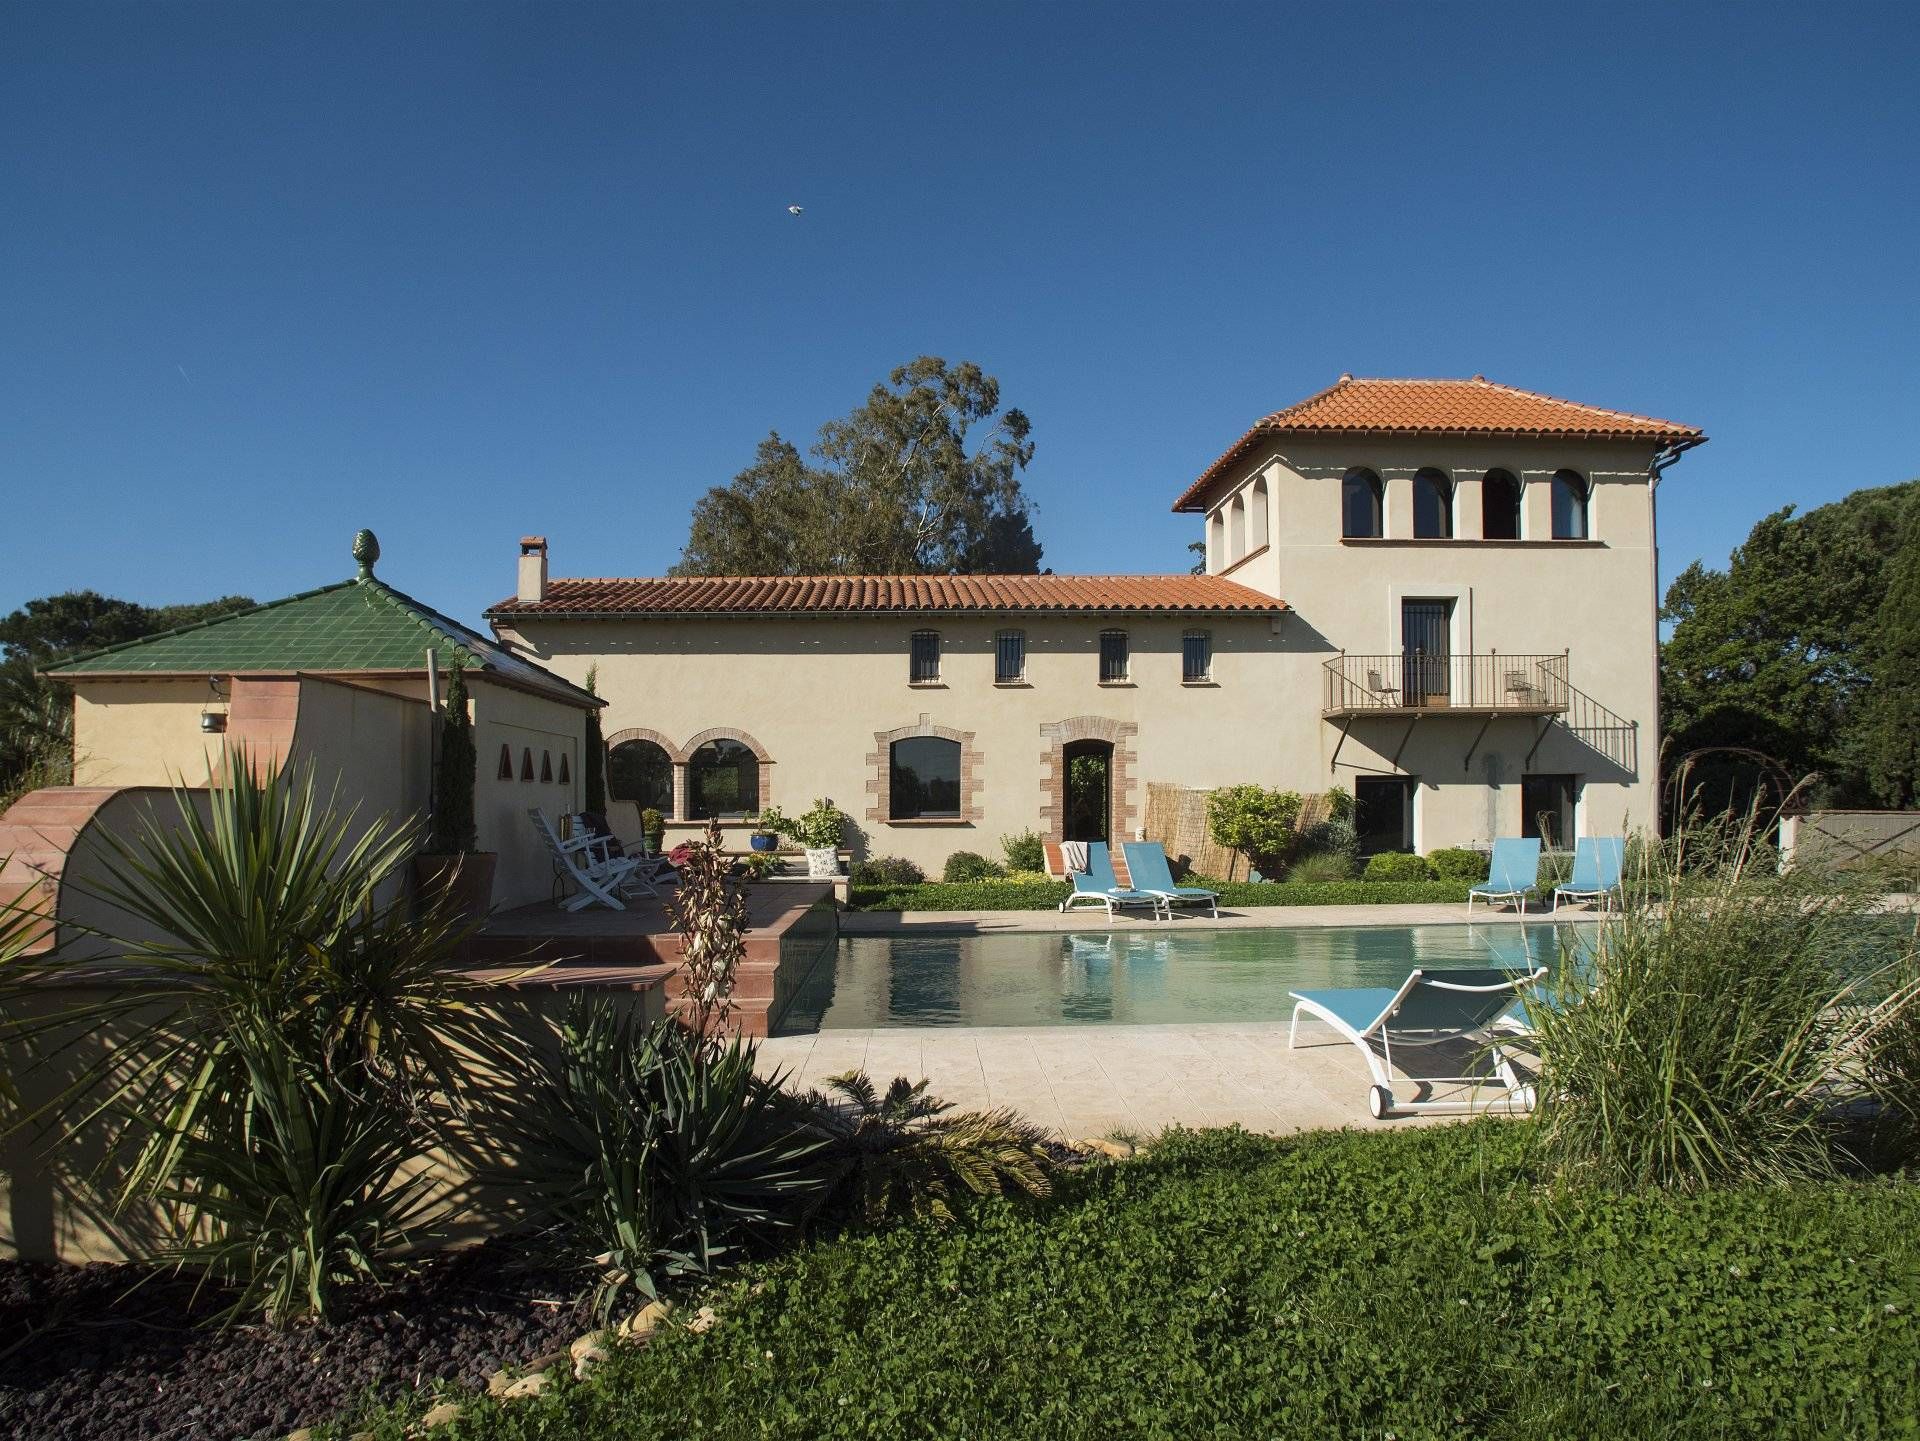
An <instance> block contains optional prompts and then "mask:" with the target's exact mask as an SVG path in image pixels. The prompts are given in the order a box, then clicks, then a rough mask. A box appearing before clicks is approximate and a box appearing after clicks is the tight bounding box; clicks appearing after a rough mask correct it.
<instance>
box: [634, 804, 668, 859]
mask: <svg viewBox="0 0 1920 1441" xmlns="http://www.w3.org/2000/svg"><path fill="white" fill-rule="evenodd" d="M640 834H641V835H643V836H645V837H646V838H647V854H648V855H650V856H657V855H659V854H660V847H661V846H662V845H663V844H665V842H666V839H667V818H666V817H665V816H663V815H661V814H660V812H659V811H657V810H655V809H654V808H653V807H652V806H648V807H647V808H646V809H645V810H643V811H642V812H640Z"/></svg>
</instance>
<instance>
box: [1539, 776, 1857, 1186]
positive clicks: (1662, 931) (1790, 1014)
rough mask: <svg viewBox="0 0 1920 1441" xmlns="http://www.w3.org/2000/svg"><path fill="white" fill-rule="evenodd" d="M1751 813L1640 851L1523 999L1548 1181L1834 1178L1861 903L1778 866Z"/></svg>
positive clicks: (1831, 880)
mask: <svg viewBox="0 0 1920 1441" xmlns="http://www.w3.org/2000/svg"><path fill="white" fill-rule="evenodd" d="M1767 829H1768V827H1767V825H1766V818H1765V817H1762V816H1761V815H1759V814H1758V813H1757V812H1750V813H1748V814H1747V815H1745V816H1740V817H1731V818H1719V819H1708V818H1701V817H1694V818H1691V819H1689V821H1688V822H1687V823H1686V824H1685V825H1684V826H1683V827H1681V828H1680V829H1679V830H1678V832H1677V833H1676V835H1675V837H1674V838H1673V839H1672V840H1671V841H1670V842H1669V843H1668V844H1667V845H1666V846H1664V847H1657V848H1656V847H1650V846H1649V847H1641V848H1639V849H1638V855H1637V859H1638V870H1637V871H1636V872H1634V873H1632V874H1630V875H1629V877H1628V884H1627V895H1626V898H1625V903H1624V906H1623V910H1622V912H1621V914H1619V915H1618V916H1615V917H1612V918H1609V919H1607V920H1605V921H1604V922H1603V923H1602V924H1601V926H1600V928H1599V931H1598V934H1597V936H1596V937H1595V938H1594V940H1593V942H1592V944H1591V947H1590V949H1589V950H1584V951H1582V952H1581V953H1579V954H1574V953H1571V952H1569V953H1568V954H1565V955H1563V957H1562V963H1561V965H1560V966H1559V967H1558V970H1557V973H1556V975H1555V977H1554V978H1553V981H1552V983H1551V986H1550V992H1551V994H1550V995H1549V996H1548V997H1547V1001H1548V1004H1546V1005H1544V1006H1540V1007H1537V1008H1536V1014H1535V1017H1534V1019H1535V1021H1536V1024H1537V1031H1536V1043H1537V1049H1538V1052H1539V1055H1540V1057H1541V1061H1542V1084H1541V1097H1542V1100H1541V1118H1540V1119H1541V1126H1540V1131H1539V1140H1540V1144H1541V1147H1542V1150H1543V1152H1544V1154H1545V1155H1546V1156H1547V1157H1548V1159H1549V1160H1550V1161H1551V1162H1552V1163H1553V1164H1554V1165H1555V1166H1556V1167H1557V1168H1558V1169H1559V1170H1560V1172H1561V1173H1562V1174H1564V1175H1568V1176H1577V1177H1582V1178H1588V1179H1593V1180H1598V1181H1601V1182H1603V1183H1608V1184H1615V1185H1622V1186H1640V1185H1654V1186H1665V1187H1675V1188H1681V1189H1698V1188H1704V1187H1707V1186H1712V1185H1716V1184H1721V1183H1726V1182H1738V1181H1766V1180H1787V1179H1794V1178H1800V1177H1808V1176H1822V1175H1828V1174H1831V1173H1832V1172H1833V1170H1834V1169H1835V1167H1836V1164H1837V1163H1838V1162H1839V1160H1841V1159H1842V1158H1841V1157H1840V1156H1839V1154H1838V1153H1837V1151H1836V1144H1835V1143H1836V1138H1837V1135H1838V1132H1837V1128H1836V1127H1835V1126H1834V1124H1833V1117H1834V1113H1835V1109H1836V1107H1837V1106H1838V1105H1840V1104H1841V1103H1843V1102H1844V1101H1846V1100H1847V1099H1848V1098H1849V1096H1850V1095H1851V1094H1853V1090H1852V1086H1851V1082H1850V1080H1849V1076H1850V1073H1851V1072H1852V1071H1854V1070H1855V1069H1857V1067H1856V1066H1855V1065H1854V1064H1853V1052H1854V1051H1855V1049H1856V1047H1855V1044H1854V1038H1855V1034H1856V1031H1857V1019H1856V1018H1857V1014H1858V1007H1859V1000H1860V991H1859V988H1860V987H1861V985H1862V983H1863V980H1864V978H1865V977H1867V976H1868V975H1869V974H1870V973H1872V972H1874V971H1875V970H1877V969H1879V968H1880V967H1881V966H1882V965H1883V964H1884V962H1885V959H1886V955H1885V951H1884V947H1883V945H1882V943H1881V942H1882V939H1883V937H1882V936H1881V934H1880V933H1878V932H1877V931H1876V927H1875V923H1874V922H1873V920H1872V918H1871V914H1870V913H1871V911H1872V909H1873V905H1874V898H1873V897H1872V895H1871V894H1870V893H1868V892H1865V891H1863V890H1861V889H1860V888H1859V887H1858V885H1857V884H1855V883H1853V882H1852V881H1850V880H1849V879H1848V878H1846V877H1844V876H1837V875H1833V874H1829V873H1824V872H1817V871H1813V870H1810V869H1807V868H1795V869H1789V870H1786V871H1784V872H1783V871H1782V870H1781V868H1780V866H1779V862H1778V857H1777V856H1776V854H1775V853H1774V852H1773V851H1772V850H1771V848H1770V847H1769V846H1768V845H1767V844H1766V843H1765V836H1766V833H1767Z"/></svg>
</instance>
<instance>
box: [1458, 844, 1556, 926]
mask: <svg viewBox="0 0 1920 1441" xmlns="http://www.w3.org/2000/svg"><path fill="white" fill-rule="evenodd" d="M1539 882H1540V838H1539V837H1538V836H1529V837H1527V838H1526V839H1524V840H1523V839H1521V838H1520V837H1519V836H1506V837H1503V838H1502V839H1500V840H1496V841H1495V842H1494V843H1493V859H1492V860H1491V861H1490V862H1489V863H1488V865H1487V878H1486V879H1485V880H1484V881H1479V882H1477V883H1475V884H1474V885H1472V886H1470V887H1468V889H1467V914H1468V915H1472V914H1473V898H1474V897H1475V896H1478V897H1479V898H1480V899H1481V900H1483V901H1487V902H1489V903H1491V902H1493V901H1500V902H1503V903H1504V902H1508V901H1511V902H1512V903H1513V904H1515V905H1517V906H1519V907H1520V908H1521V909H1522V910H1525V909H1526V907H1527V897H1528V896H1530V895H1532V894H1533V893H1534V888H1535V887H1536V886H1537V885H1538V884H1539Z"/></svg>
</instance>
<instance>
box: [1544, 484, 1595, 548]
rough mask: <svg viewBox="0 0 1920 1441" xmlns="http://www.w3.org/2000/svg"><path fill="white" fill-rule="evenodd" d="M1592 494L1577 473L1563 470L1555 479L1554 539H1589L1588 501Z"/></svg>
mask: <svg viewBox="0 0 1920 1441" xmlns="http://www.w3.org/2000/svg"><path fill="white" fill-rule="evenodd" d="M1590 494H1591V492H1590V491H1589V490H1588V489H1587V482H1586V480H1585V478H1584V477H1582V476H1581V475H1580V474H1579V473H1578V472H1577V471H1572V470H1561V471H1556V472H1554V477H1553V538H1554V539H1555V540H1585V539H1586V538H1587V500H1588V497H1589V495H1590Z"/></svg>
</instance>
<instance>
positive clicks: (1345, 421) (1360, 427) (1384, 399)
mask: <svg viewBox="0 0 1920 1441" xmlns="http://www.w3.org/2000/svg"><path fill="white" fill-rule="evenodd" d="M1282 434H1284V435H1320V436H1327V435H1414V436H1439V435H1473V436H1496V437H1515V438H1524V437H1535V436H1557V437H1560V438H1563V439H1568V440H1646V441H1651V442H1653V443H1655V444H1657V445H1672V446H1678V447H1680V448H1682V449H1684V448H1685V447H1687V446H1692V445H1698V444H1700V442H1701V441H1703V440H1705V439H1706V436H1705V435H1703V434H1702V433H1701V432H1700V431H1699V430H1698V429H1697V428H1695V427H1694V426H1691V425H1679V424H1676V423H1675V422H1674V421H1671V420H1656V419H1654V418H1653V417H1652V416H1648V415H1635V414H1633V413H1631V412H1630V411H1625V410H1602V409H1601V408H1600V407H1598V406H1593V405H1580V404H1577V403H1575V402H1574V401H1571V400H1561V399H1559V398H1558V397H1556V396H1552V395H1541V394H1539V393H1538V392H1536V391H1531V390H1520V389H1518V388H1516V387H1514V386H1511V385H1497V384H1495V383H1494V382H1493V381H1491V380H1488V379H1487V378H1486V377H1485V376H1482V375H1476V376H1474V377H1473V379H1471V380H1388V379H1367V378H1362V379H1355V378H1354V377H1353V376H1351V375H1343V376H1341V377H1340V379H1339V380H1337V381H1336V382H1334V384H1332V385H1330V386H1328V387H1327V388H1326V389H1325V390H1323V391H1321V392H1320V393H1319V394H1318V395H1310V396H1308V397H1307V398H1306V399H1305V400H1303V401H1301V402H1300V403H1299V404H1298V405H1291V406H1288V407H1287V408H1286V409H1285V410H1276V411H1275V412H1274V413H1273V414H1272V415H1269V416H1265V417H1263V418H1262V419H1260V420H1257V421H1255V422H1254V424H1253V428H1252V429H1251V430H1249V431H1248V432H1247V433H1246V434H1245V435H1243V436H1241V437H1240V439H1239V440H1237V441H1235V442H1234V444H1233V446H1232V448H1231V449H1229V450H1228V451H1227V453H1226V454H1225V455H1223V456H1221V457H1220V458H1219V459H1218V460H1216V461H1215V462H1214V463H1213V464H1212V465H1210V466H1208V467H1207V468H1206V470H1205V471H1203V472H1202V473H1201V475H1200V478H1199V479H1198V480H1196V481H1194V483H1193V484H1192V485H1190V486H1188V487H1187V488H1186V490H1185V491H1184V492H1183V493H1182V494H1181V496H1180V498H1179V499H1178V500H1176V501H1175V502H1174V503H1173V508H1174V509H1175V510H1199V509H1201V508H1202V506H1201V504H1200V501H1201V498H1202V496H1203V495H1204V494H1205V493H1206V491H1207V490H1208V488H1209V487H1210V486H1212V484H1213V483H1214V482H1215V481H1216V480H1218V479H1219V478H1220V476H1221V473H1222V472H1223V471H1225V470H1226V469H1227V468H1228V467H1230V466H1232V465H1233V464H1234V463H1235V462H1236V461H1238V460H1239V459H1240V458H1241V457H1242V456H1243V455H1245V454H1246V452H1247V451H1248V450H1249V449H1251V448H1252V446H1253V443H1254V442H1255V441H1256V440H1258V439H1259V438H1260V437H1261V436H1263V435H1282Z"/></svg>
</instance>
